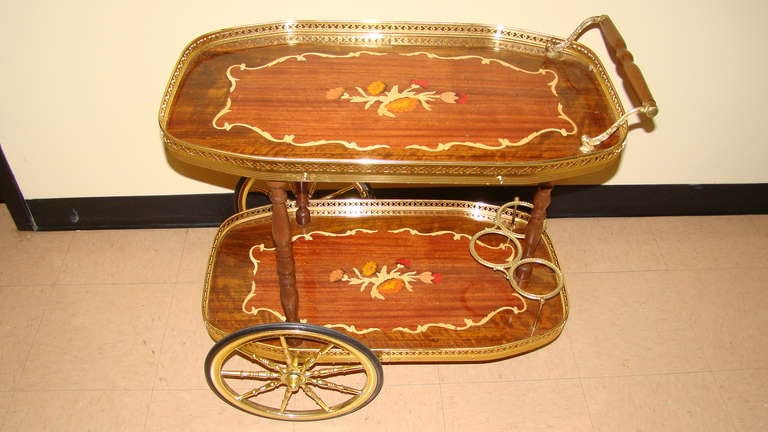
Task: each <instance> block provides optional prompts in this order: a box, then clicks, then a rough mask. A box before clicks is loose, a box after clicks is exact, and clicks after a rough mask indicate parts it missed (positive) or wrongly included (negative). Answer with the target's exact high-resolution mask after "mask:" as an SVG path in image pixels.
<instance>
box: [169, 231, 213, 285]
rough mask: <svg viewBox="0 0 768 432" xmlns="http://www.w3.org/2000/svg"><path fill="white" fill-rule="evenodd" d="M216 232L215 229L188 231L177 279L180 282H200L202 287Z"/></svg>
mask: <svg viewBox="0 0 768 432" xmlns="http://www.w3.org/2000/svg"><path fill="white" fill-rule="evenodd" d="M216 231H217V229H215V228H195V229H189V230H188V231H187V237H186V240H185V242H184V251H183V254H182V257H181V265H180V266H179V275H178V278H177V280H178V281H179V282H198V283H200V286H201V287H202V284H203V282H204V281H205V271H206V269H207V268H208V257H209V256H210V254H211V246H212V245H213V239H214V237H215V236H216ZM201 289H202V288H201Z"/></svg>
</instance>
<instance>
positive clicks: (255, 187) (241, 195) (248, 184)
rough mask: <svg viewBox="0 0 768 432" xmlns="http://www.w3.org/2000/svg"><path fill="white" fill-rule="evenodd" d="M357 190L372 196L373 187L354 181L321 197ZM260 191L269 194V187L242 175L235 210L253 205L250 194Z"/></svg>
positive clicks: (236, 192)
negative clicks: (250, 201)
mask: <svg viewBox="0 0 768 432" xmlns="http://www.w3.org/2000/svg"><path fill="white" fill-rule="evenodd" d="M314 188H315V184H314V183H312V184H311V192H314ZM353 190H354V191H356V192H357V194H358V195H359V196H360V198H372V197H373V193H372V192H371V188H370V186H369V185H368V184H366V183H352V184H350V185H348V186H346V187H343V188H341V189H339V190H337V191H334V192H331V193H329V194H327V195H324V196H322V197H320V199H334V198H338V197H339V196H341V195H344V194H345V193H347V192H350V191H353ZM251 192H258V193H260V194H262V195H264V196H266V195H267V194H268V191H267V188H266V187H265V186H264V185H263V183H260V182H259V181H258V180H257V179H256V178H254V177H241V178H240V180H238V182H237V185H236V186H235V194H234V203H235V211H236V212H242V211H245V210H248V209H249V208H251V207H253V206H252V205H251V204H249V203H248V201H249V200H248V194H250V193H251Z"/></svg>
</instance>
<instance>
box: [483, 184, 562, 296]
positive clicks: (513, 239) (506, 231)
mask: <svg viewBox="0 0 768 432" xmlns="http://www.w3.org/2000/svg"><path fill="white" fill-rule="evenodd" d="M520 206H522V207H528V208H533V205H532V204H530V203H527V202H525V201H520V200H519V199H517V198H515V200H514V201H511V202H508V203H506V204H504V205H502V206H501V207H499V209H498V210H497V212H496V217H495V219H494V222H495V225H494V226H493V227H488V228H484V229H482V230H480V231H478V232H476V233H475V234H474V235H473V236H472V238H471V239H470V241H469V253H470V254H471V255H472V258H474V259H475V261H477V262H478V263H480V264H481V265H483V266H485V267H488V268H490V269H492V270H495V271H500V272H502V273H504V275H505V277H506V278H507V280H508V281H509V283H510V285H511V286H512V289H514V290H515V292H517V293H518V294H520V295H521V296H523V297H525V298H527V299H530V300H537V301H540V302H543V301H545V300H549V299H551V298H552V297H555V296H557V295H558V294H560V292H561V291H562V290H563V286H564V285H565V284H564V278H563V273H562V271H561V270H560V269H559V268H558V267H557V265H556V264H555V263H553V262H550V261H547V260H545V259H543V258H523V246H522V245H521V243H520V240H519V239H522V238H525V234H524V233H518V232H515V225H516V222H517V220H518V217H520V219H521V220H524V221H525V222H526V223H527V218H524V217H522V216H524V215H527V214H526V213H524V212H523V211H521V210H518V207H520ZM511 207H513V210H512V221H511V224H509V223H505V221H504V220H503V219H504V216H505V214H507V212H508V211H509V209H510V208H511ZM493 234H496V235H500V236H502V237H506V239H507V243H506V244H507V245H511V246H512V247H513V248H514V253H513V254H511V255H510V256H508V257H507V258H506V260H505V261H504V262H493V261H490V260H488V259H486V258H483V257H482V256H481V255H480V253H478V251H477V244H478V243H480V244H481V245H483V246H486V247H490V246H488V245H485V244H484V243H483V242H482V241H480V238H481V237H483V236H486V235H493ZM536 264H538V265H543V266H545V267H547V268H549V269H550V270H551V271H552V272H553V273H554V275H555V288H554V289H552V290H550V291H549V292H546V293H543V294H537V293H534V292H530V291H528V290H526V289H525V288H523V287H522V286H521V283H520V282H519V281H518V280H517V279H515V273H517V272H518V269H520V268H521V267H522V266H525V265H528V266H531V265H536Z"/></svg>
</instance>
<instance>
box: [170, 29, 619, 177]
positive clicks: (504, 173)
mask: <svg viewBox="0 0 768 432" xmlns="http://www.w3.org/2000/svg"><path fill="white" fill-rule="evenodd" d="M246 39H247V40H248V41H249V43H251V44H252V45H254V46H271V45H276V44H297V43H314V44H327V45H332V46H339V45H346V46H359V47H381V46H419V47H422V48H423V47H445V48H450V47H465V46H467V44H470V43H471V44H473V45H476V46H487V47H490V48H494V49H504V50H510V51H518V52H524V53H529V54H533V55H538V56H545V55H546V51H547V47H550V46H553V45H556V44H558V43H561V42H563V39H561V38H558V37H554V36H547V35H541V34H537V33H532V32H528V31H523V30H519V29H515V28H507V27H504V26H487V25H479V24H448V23H406V22H391V23H360V22H322V21H290V22H274V23H266V24H260V25H254V26H246V27H237V28H230V29H224V30H219V31H215V32H211V33H208V34H205V35H203V36H201V37H199V38H197V39H195V40H193V41H192V42H190V43H189V44H188V45H187V47H186V48H185V49H184V50H183V52H182V54H181V56H180V57H179V60H178V61H177V63H176V66H175V68H174V71H173V73H172V75H171V77H170V79H169V81H168V84H167V86H166V90H165V93H164V94H163V98H162V100H161V104H160V110H159V123H160V128H161V130H162V131H163V141H164V143H165V146H166V148H167V149H168V151H169V152H170V153H172V154H173V155H174V156H177V157H178V158H180V159H181V160H183V161H186V162H191V163H194V164H196V165H199V166H202V167H206V168H215V169H217V170H220V171H225V172H228V173H230V174H234V175H240V176H246V177H262V178H270V179H275V180H285V181H317V182H337V181H338V182H347V181H350V180H351V181H360V180H361V178H362V177H365V180H366V181H371V182H407V183H410V182H412V183H440V184H467V185H468V184H528V183H536V182H543V181H551V180H556V179H559V178H564V177H572V176H577V175H580V174H585V173H588V172H590V171H594V170H595V169H596V168H599V167H600V166H603V165H605V164H607V163H609V162H610V161H612V160H614V159H616V158H617V157H618V156H619V154H620V153H621V151H622V150H623V145H624V144H623V142H624V138H625V136H626V133H627V126H626V124H622V125H621V126H620V127H619V130H618V135H617V136H618V142H619V143H621V144H619V145H616V146H613V147H610V148H607V149H604V150H597V151H594V152H591V153H589V154H588V155H580V156H574V157H570V158H565V159H560V160H550V161H545V162H535V163H527V162H525V163H517V164H500V163H480V164H467V166H461V165H459V166H446V165H444V164H441V163H435V164H414V163H392V162H389V161H376V160H372V161H359V160H332V161H323V162H322V163H321V162H318V161H312V160H302V159H296V160H285V159H280V158H268V157H262V158H260V157H250V156H245V155H240V154H234V153H227V152H221V151H213V150H210V149H206V148H203V147H200V146H197V145H195V144H192V143H189V142H186V141H184V140H180V139H177V138H176V137H174V136H172V135H171V134H169V133H168V132H167V129H166V125H167V123H168V120H169V119H168V107H169V105H170V102H171V101H172V100H173V99H174V97H175V95H176V92H177V91H178V85H179V80H180V78H181V77H182V76H183V75H184V72H185V71H186V69H187V67H188V66H189V64H190V62H191V59H192V58H193V57H194V56H195V55H197V54H198V53H199V52H200V51H201V50H203V49H205V48H210V47H213V46H216V45H221V44H227V43H235V42H238V41H243V40H246ZM563 52H564V53H566V54H569V55H573V56H576V57H581V58H585V59H587V60H588V61H589V64H590V66H591V67H592V69H593V70H594V73H595V74H596V76H597V77H598V81H599V83H600V86H601V87H602V89H603V91H604V92H605V93H606V94H607V95H608V97H609V100H610V101H611V103H612V108H613V110H614V114H615V116H616V117H617V118H618V117H620V116H621V115H623V114H624V108H623V106H622V103H621V101H620V99H619V97H618V95H617V93H616V90H615V89H614V87H613V84H612V83H611V80H610V78H609V76H608V74H607V72H606V71H605V69H604V67H603V65H602V63H601V62H600V60H599V59H598V58H597V56H596V55H595V54H594V52H593V51H592V50H590V49H589V48H587V47H585V46H584V45H581V44H580V43H578V42H574V43H571V44H568V46H567V47H566V48H565V49H564V50H563ZM457 177H460V178H457Z"/></svg>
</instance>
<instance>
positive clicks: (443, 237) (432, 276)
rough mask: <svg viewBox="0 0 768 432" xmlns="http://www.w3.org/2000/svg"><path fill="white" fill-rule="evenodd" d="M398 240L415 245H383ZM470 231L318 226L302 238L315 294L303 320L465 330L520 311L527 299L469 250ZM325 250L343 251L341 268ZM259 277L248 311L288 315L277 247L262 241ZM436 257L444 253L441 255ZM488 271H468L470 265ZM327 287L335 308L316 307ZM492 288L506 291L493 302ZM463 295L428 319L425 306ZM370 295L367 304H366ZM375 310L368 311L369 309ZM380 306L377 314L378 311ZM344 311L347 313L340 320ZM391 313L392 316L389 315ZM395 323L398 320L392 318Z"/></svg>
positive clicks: (307, 280)
mask: <svg viewBox="0 0 768 432" xmlns="http://www.w3.org/2000/svg"><path fill="white" fill-rule="evenodd" d="M386 242H395V243H396V244H398V245H402V246H404V247H405V250H407V251H410V254H409V255H400V254H399V251H398V250H395V249H393V248H387V247H379V246H377V245H383V244H386ZM469 242H470V236H469V235H467V234H460V233H456V232H453V231H432V232H429V231H419V230H416V229H412V228H398V229H391V230H381V231H380V230H369V229H362V228H359V229H352V230H349V231H346V232H342V233H330V232H323V231H313V232H310V233H307V234H302V235H298V236H295V237H294V239H293V252H294V255H295V259H296V262H300V263H305V269H304V270H303V271H299V272H298V273H297V278H298V279H297V283H298V284H300V285H301V286H302V287H304V289H303V290H300V295H304V296H308V297H306V301H302V299H300V301H299V303H300V304H302V305H304V306H303V309H302V310H303V312H302V313H301V316H302V319H304V320H306V321H307V322H310V323H313V322H322V323H325V324H324V325H325V326H326V327H330V328H340V329H344V330H346V331H349V332H352V333H357V334H367V333H372V332H397V333H411V334H416V333H423V332H425V331H427V330H429V329H431V328H441V329H447V330H455V331H463V330H468V329H472V328H476V327H478V326H482V325H484V324H485V323H487V322H488V321H490V320H492V319H494V318H495V317H496V316H497V315H500V314H519V313H522V312H524V311H526V309H527V304H526V301H525V300H524V299H523V298H522V297H521V296H520V295H518V294H517V293H515V292H514V291H512V290H511V289H509V285H508V283H507V282H506V280H505V279H504V278H503V277H501V276H499V275H498V274H495V272H492V271H485V270H484V268H483V267H482V266H479V265H478V264H477V263H476V262H475V261H474V260H473V258H472V257H471V256H470V255H469V254H468V253H466V250H467V247H468V245H469ZM479 247H480V248H483V250H484V251H485V252H486V253H491V254H496V255H499V256H505V255H508V254H509V253H510V251H509V250H507V249H506V247H507V245H487V244H480V245H479ZM317 250H324V251H337V253H338V257H339V259H338V263H337V266H333V267H331V266H328V265H327V264H325V265H313V264H312V261H313V260H312V257H313V256H314V255H315V253H316V251H317ZM249 255H250V256H249V258H250V261H251V262H252V263H253V279H252V284H251V289H250V292H249V293H248V294H247V295H246V297H245V298H244V299H243V303H242V310H243V312H245V313H247V314H250V315H260V314H266V315H267V316H270V317H271V319H277V320H284V319H285V316H283V315H282V314H281V313H280V311H281V310H282V308H281V306H280V297H279V292H278V290H276V289H274V287H275V286H276V284H277V281H276V279H275V278H276V277H277V276H276V275H277V273H276V271H275V254H274V249H271V248H269V247H266V246H265V245H264V244H257V245H255V246H253V247H252V248H251V249H250V252H249ZM435 256H440V259H436V258H435ZM463 265H467V266H470V267H471V268H475V269H478V270H480V271H479V272H478V273H476V274H475V275H468V274H467V271H466V267H462V266H463ZM315 293H322V296H323V298H324V300H325V303H324V304H328V305H332V307H330V308H328V307H325V308H320V307H316V306H315V305H316V302H315V301H310V298H311V296H314V295H317V294H315ZM489 293H493V295H494V296H498V298H497V300H499V301H494V302H493V303H489V302H488V296H489ZM454 298H461V299H462V301H461V306H460V307H450V308H447V309H446V310H445V311H444V312H442V313H441V317H440V319H439V321H437V320H434V321H433V320H426V319H424V318H423V315H424V314H423V313H422V310H421V308H423V307H424V305H427V304H441V303H444V302H447V301H448V299H454ZM361 301H364V302H365V304H366V306H365V307H361V304H360V302H361ZM366 309H367V310H366ZM371 310H375V314H372V313H371V312H370V311H371ZM339 317H345V318H344V320H343V321H341V322H340V319H339ZM382 318H386V319H382ZM387 322H390V323H395V324H385V323H387Z"/></svg>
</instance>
